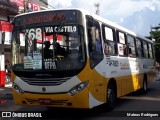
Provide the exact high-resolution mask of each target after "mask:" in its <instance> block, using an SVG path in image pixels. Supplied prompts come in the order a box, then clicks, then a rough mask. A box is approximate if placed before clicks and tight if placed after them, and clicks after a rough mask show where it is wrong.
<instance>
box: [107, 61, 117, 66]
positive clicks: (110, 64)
mask: <svg viewBox="0 0 160 120" xmlns="http://www.w3.org/2000/svg"><path fill="white" fill-rule="evenodd" d="M107 64H108V65H109V66H114V67H118V66H119V62H118V61H115V60H109V61H107Z"/></svg>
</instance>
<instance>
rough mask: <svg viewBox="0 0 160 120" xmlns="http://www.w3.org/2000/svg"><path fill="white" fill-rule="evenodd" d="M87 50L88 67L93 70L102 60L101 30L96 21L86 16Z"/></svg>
mask: <svg viewBox="0 0 160 120" xmlns="http://www.w3.org/2000/svg"><path fill="white" fill-rule="evenodd" d="M87 33H88V43H89V44H88V48H89V56H90V66H91V68H93V67H94V66H96V65H97V64H98V63H99V62H100V61H101V60H102V59H103V52H102V40H101V30H100V25H99V23H98V21H96V20H94V19H93V18H92V17H89V16H87Z"/></svg>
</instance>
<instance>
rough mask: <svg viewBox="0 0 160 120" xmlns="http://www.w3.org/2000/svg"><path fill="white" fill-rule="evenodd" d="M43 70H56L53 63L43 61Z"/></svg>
mask: <svg viewBox="0 0 160 120" xmlns="http://www.w3.org/2000/svg"><path fill="white" fill-rule="evenodd" d="M45 69H56V63H55V61H45Z"/></svg>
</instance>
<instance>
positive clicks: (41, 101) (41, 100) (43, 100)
mask: <svg viewBox="0 0 160 120" xmlns="http://www.w3.org/2000/svg"><path fill="white" fill-rule="evenodd" d="M51 102H52V101H51V99H45V98H44V99H43V98H41V99H39V103H40V104H43V105H46V104H51Z"/></svg>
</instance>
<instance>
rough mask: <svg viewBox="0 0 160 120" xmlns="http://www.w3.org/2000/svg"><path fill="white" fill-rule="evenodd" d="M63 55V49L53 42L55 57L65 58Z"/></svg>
mask: <svg viewBox="0 0 160 120" xmlns="http://www.w3.org/2000/svg"><path fill="white" fill-rule="evenodd" d="M65 53H66V51H65V49H64V48H62V47H61V46H60V44H59V43H58V42H57V41H56V42H55V55H62V56H65Z"/></svg>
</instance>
